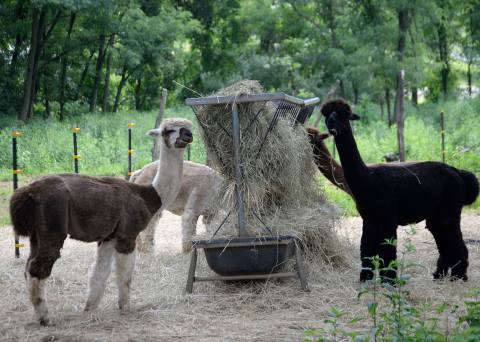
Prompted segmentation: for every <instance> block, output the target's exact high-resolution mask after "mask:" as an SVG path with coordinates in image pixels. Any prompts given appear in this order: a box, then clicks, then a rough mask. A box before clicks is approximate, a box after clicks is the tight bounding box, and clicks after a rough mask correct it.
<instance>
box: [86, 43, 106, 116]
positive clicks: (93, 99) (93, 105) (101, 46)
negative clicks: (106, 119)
mask: <svg viewBox="0 0 480 342" xmlns="http://www.w3.org/2000/svg"><path fill="white" fill-rule="evenodd" d="M105 39H106V37H105V34H104V33H102V34H101V35H100V37H99V40H98V56H97V63H96V66H95V81H94V84H93V87H92V94H91V95H90V109H89V111H90V112H94V111H96V110H97V97H98V89H99V88H100V79H101V76H102V68H103V61H104V60H105Z"/></svg>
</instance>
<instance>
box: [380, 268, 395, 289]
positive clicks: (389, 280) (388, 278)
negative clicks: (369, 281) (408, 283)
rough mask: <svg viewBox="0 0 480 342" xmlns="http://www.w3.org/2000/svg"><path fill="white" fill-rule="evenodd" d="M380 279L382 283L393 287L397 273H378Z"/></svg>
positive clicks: (391, 271) (387, 271) (389, 271)
mask: <svg viewBox="0 0 480 342" xmlns="http://www.w3.org/2000/svg"><path fill="white" fill-rule="evenodd" d="M380 277H381V279H382V283H385V284H390V285H392V286H394V285H395V284H396V281H397V271H394V270H386V271H380Z"/></svg>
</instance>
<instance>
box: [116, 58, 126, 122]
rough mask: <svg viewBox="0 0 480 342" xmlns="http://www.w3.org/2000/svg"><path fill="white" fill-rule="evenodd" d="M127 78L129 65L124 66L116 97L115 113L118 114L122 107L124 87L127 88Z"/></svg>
mask: <svg viewBox="0 0 480 342" xmlns="http://www.w3.org/2000/svg"><path fill="white" fill-rule="evenodd" d="M127 78H128V76H127V65H126V64H124V65H123V68H122V77H121V79H120V83H119V84H118V87H117V94H116V95H115V103H114V105H113V111H114V112H115V113H116V112H118V107H119V106H120V97H121V96H122V90H123V87H124V86H125V83H126V82H127Z"/></svg>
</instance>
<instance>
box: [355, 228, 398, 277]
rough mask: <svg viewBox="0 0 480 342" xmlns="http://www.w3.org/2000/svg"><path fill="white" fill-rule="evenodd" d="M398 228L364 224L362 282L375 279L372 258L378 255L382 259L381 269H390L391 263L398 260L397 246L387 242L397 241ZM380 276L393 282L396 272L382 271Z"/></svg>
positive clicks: (361, 253)
mask: <svg viewBox="0 0 480 342" xmlns="http://www.w3.org/2000/svg"><path fill="white" fill-rule="evenodd" d="M396 229H397V227H396V226H395V225H393V224H373V223H369V222H365V221H364V222H363V233H362V239H361V242H360V257H361V261H362V270H361V271H360V281H366V280H370V279H372V278H373V268H374V266H373V263H372V258H373V257H374V256H376V255H378V256H379V257H380V261H381V263H380V269H382V268H388V267H389V265H390V263H391V262H392V261H394V260H395V259H396V258H397V250H396V247H395V245H392V244H390V243H387V242H386V240H396V239H397V230H396ZM380 275H381V276H382V278H383V279H384V280H386V281H390V282H391V281H392V280H394V279H395V277H396V270H395V269H394V268H392V269H386V270H381V271H380Z"/></svg>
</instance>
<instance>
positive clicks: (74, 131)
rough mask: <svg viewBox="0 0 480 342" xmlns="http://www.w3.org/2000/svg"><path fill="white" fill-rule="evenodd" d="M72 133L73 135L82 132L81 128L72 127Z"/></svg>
mask: <svg viewBox="0 0 480 342" xmlns="http://www.w3.org/2000/svg"><path fill="white" fill-rule="evenodd" d="M71 131H72V132H73V133H78V132H80V127H72V129H71Z"/></svg>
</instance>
